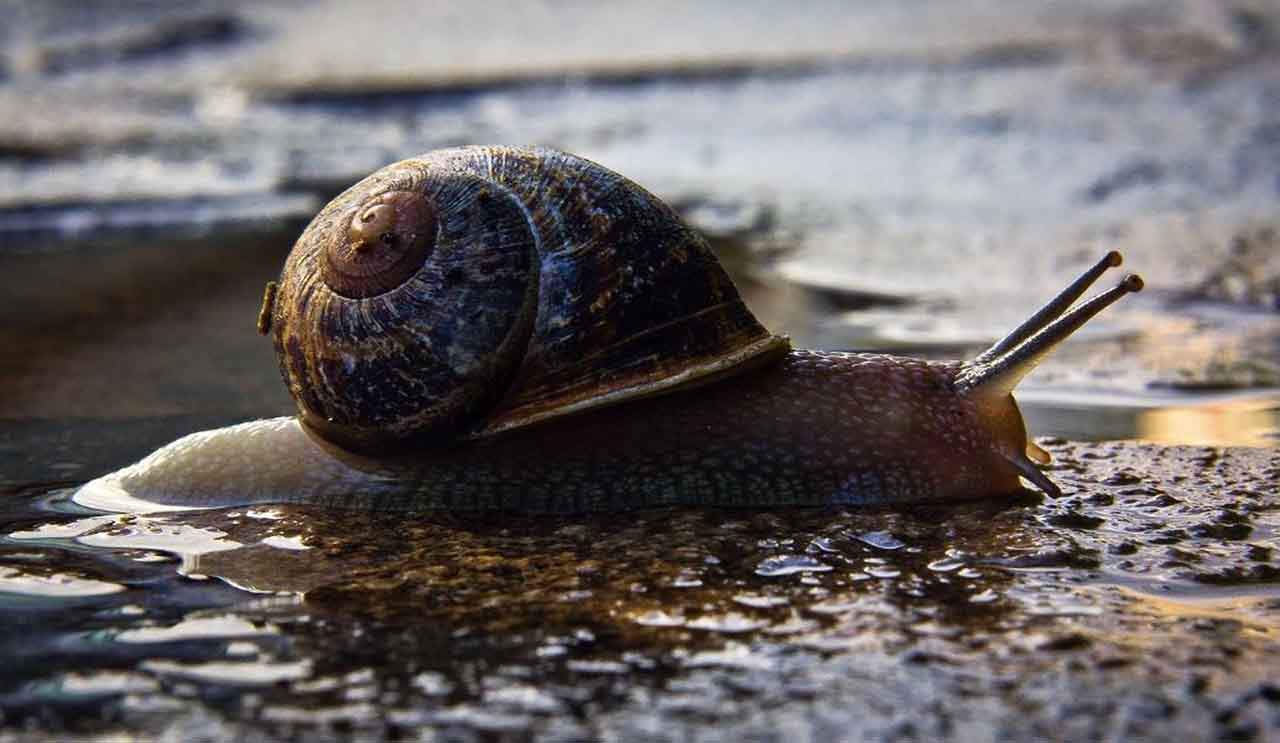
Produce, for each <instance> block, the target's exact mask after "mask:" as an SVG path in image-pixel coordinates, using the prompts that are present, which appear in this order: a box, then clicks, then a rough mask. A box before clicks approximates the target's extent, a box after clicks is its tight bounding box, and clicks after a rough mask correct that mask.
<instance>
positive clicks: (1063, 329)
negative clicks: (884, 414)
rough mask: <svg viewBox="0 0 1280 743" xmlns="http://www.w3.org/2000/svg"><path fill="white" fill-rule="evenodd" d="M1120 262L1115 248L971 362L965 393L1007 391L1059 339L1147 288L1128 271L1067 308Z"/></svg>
mask: <svg viewBox="0 0 1280 743" xmlns="http://www.w3.org/2000/svg"><path fill="white" fill-rule="evenodd" d="M1120 263H1121V257H1120V254H1119V253H1117V252H1115V251H1112V252H1110V253H1107V254H1106V255H1105V256H1103V258H1102V260H1100V261H1098V262H1097V263H1096V264H1095V265H1094V266H1093V267H1092V268H1090V269H1089V270H1088V271H1086V272H1084V274H1082V275H1081V276H1080V278H1078V279H1076V280H1075V281H1073V282H1072V283H1071V285H1070V286H1068V287H1067V288H1066V289H1064V290H1063V291H1062V293H1060V294H1059V295H1058V296H1056V297H1054V298H1053V299H1052V300H1050V301H1049V303H1048V304H1046V305H1045V306H1044V307H1042V308H1041V309H1040V311H1038V312H1036V313H1035V314H1034V315H1032V316H1031V318H1030V319H1028V320H1027V321H1026V322H1024V323H1023V324H1022V325H1020V326H1018V327H1017V328H1016V329H1015V330H1014V331H1013V332H1012V333H1010V334H1009V335H1007V336H1005V337H1004V338H1003V339H1001V340H1000V341H999V342H998V343H996V344H995V345H994V346H992V347H991V348H989V349H987V350H986V351H983V352H982V353H981V354H979V355H978V356H977V357H976V358H974V359H973V360H972V361H970V362H968V363H967V364H966V369H965V371H964V372H963V373H962V374H961V375H960V377H959V379H957V381H956V385H957V387H958V389H959V390H960V391H961V392H962V393H964V394H983V395H991V396H1001V395H1007V394H1008V393H1010V392H1012V391H1013V388H1014V387H1016V386H1017V385H1018V382H1020V381H1022V378H1023V377H1025V376H1027V374H1029V373H1030V372H1031V370H1032V369H1035V368H1036V366H1037V365H1038V364H1039V363H1040V362H1041V361H1043V360H1044V358H1045V357H1046V356H1048V355H1049V354H1050V353H1051V352H1052V351H1053V349H1055V348H1057V346H1058V344H1060V343H1062V341H1064V340H1066V339H1067V338H1068V337H1070V336H1071V334H1072V333H1074V332H1075V331H1077V330H1079V329H1080V327H1081V326H1083V325H1084V324H1085V323H1087V322H1088V321H1089V320H1090V319H1092V318H1093V317H1094V316H1095V315H1097V314H1098V313H1099V312H1101V311H1102V310H1104V309H1106V308H1107V307H1109V306H1111V305H1112V304H1115V302H1116V301H1117V300H1119V299H1120V298H1121V297H1123V296H1124V295H1126V294H1133V293H1135V292H1139V291H1142V286H1143V284H1142V277H1140V276H1138V275H1137V274H1129V275H1128V276H1125V277H1124V278H1123V279H1121V280H1120V282H1119V283H1117V284H1116V285H1115V286H1113V287H1111V288H1110V289H1108V290H1107V291H1105V292H1103V293H1101V294H1099V295H1097V296H1096V297H1093V298H1092V299H1090V300H1089V301H1087V302H1085V303H1084V304H1081V305H1079V306H1078V307H1076V308H1075V309H1073V310H1070V311H1069V312H1068V311H1067V310H1068V308H1070V307H1071V305H1072V304H1073V303H1074V302H1075V301H1076V300H1077V299H1079V298H1080V296H1081V295H1083V294H1084V293H1085V291H1087V290H1088V289H1089V287H1090V286H1092V285H1093V283H1094V282H1095V281H1097V279H1098V277H1099V276H1101V275H1102V274H1103V273H1104V272H1105V271H1106V270H1107V269H1108V268H1111V267H1113V266H1118V265H1120ZM1064 312H1065V313H1066V314H1063V313H1064Z"/></svg>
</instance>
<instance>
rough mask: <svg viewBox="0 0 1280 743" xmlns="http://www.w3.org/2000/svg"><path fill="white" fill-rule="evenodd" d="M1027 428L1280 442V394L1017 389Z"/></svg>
mask: <svg viewBox="0 0 1280 743" xmlns="http://www.w3.org/2000/svg"><path fill="white" fill-rule="evenodd" d="M1017 398H1018V405H1019V407H1020V408H1021V409H1022V412H1023V415H1024V417H1025V418H1026V422H1027V428H1028V430H1030V431H1034V432H1035V433H1037V434H1039V435H1044V436H1060V437H1062V438H1067V439H1074V440H1080V441H1105V440H1116V439H1141V440H1143V441H1152V442H1158V443H1166V444H1186V445H1195V446H1270V447H1274V446H1277V445H1280V395H1276V394H1275V393H1274V392H1269V391H1267V392H1235V393H1219V394H1187V393H1178V392H1165V393H1159V392H1156V393H1146V394H1141V393H1107V392H1104V391H1100V390H1090V391H1078V392H1073V391H1069V390H1051V389H1036V388H1031V389H1027V390H1020V391H1019V392H1018V393H1017Z"/></svg>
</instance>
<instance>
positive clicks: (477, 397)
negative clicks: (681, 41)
mask: <svg viewBox="0 0 1280 743" xmlns="http://www.w3.org/2000/svg"><path fill="white" fill-rule="evenodd" d="M270 325H271V328H272V332H273V340H274V343H275V346H276V351H277V354H278V357H279V361H280V370H281V374H282V376H283V377H284V379H285V382H286V384H287V385H288V387H289V391H290V393H291V394H292V395H293V397H294V399H295V401H296V402H297V404H298V408H299V411H300V413H301V416H302V419H303V420H304V421H305V422H306V423H307V424H308V425H309V426H310V427H311V428H312V429H314V430H316V431H317V432H319V433H320V434H321V435H322V436H323V437H324V438H327V439H329V440H331V441H333V442H334V443H337V444H338V445H340V446H343V447H346V448H350V449H353V450H357V451H366V452H368V451H375V452H376V451H379V450H382V449H384V448H386V447H389V446H394V445H397V444H403V443H404V442H406V441H418V440H429V441H440V440H447V439H452V438H455V437H459V436H461V437H483V436H487V435H492V434H494V433H498V432H501V431H504V430H509V429H512V428H518V427H521V426H525V425H529V424H531V423H534V422H537V421H539V420H543V419H546V418H552V417H558V416H560V415H565V414H568V413H572V412H577V411H579V410H585V409H590V408H594V407H599V406H602V405H609V404H614V403H617V402H621V401H624V400H628V399H632V398H634V397H639V396H643V395H649V394H655V393H658V392H661V391H664V390H666V389H670V388H673V387H676V386H681V385H684V384H686V383H688V382H691V381H694V380H697V379H700V378H707V377H714V376H720V375H727V374H730V373H734V372H735V371H738V370H740V369H742V368H745V367H747V366H748V365H749V364H750V363H753V362H755V363H759V362H761V361H763V360H765V359H769V358H775V357H778V356H781V354H783V353H785V351H786V349H787V348H788V347H789V346H788V344H787V342H786V340H785V339H784V338H780V337H776V336H772V335H770V334H769V333H768V331H766V330H765V329H764V328H763V327H762V326H761V325H760V324H759V323H758V322H757V321H756V320H755V318H754V317H752V315H751V313H750V312H749V311H748V310H747V308H746V307H745V305H744V304H743V303H742V300H741V298H740V297H739V295H738V292H737V290H736V289H735V288H734V286H733V284H732V282H731V281H730V280H729V278H728V276H727V275H726V274H725V273H724V271H723V269H722V268H721V267H720V265H719V264H718V262H717V261H716V260H715V258H714V256H713V255H712V254H711V252H710V249H709V248H708V247H707V245H706V243H705V241H703V240H702V239H701V238H700V237H699V236H698V235H696V233H694V232H693V231H692V230H691V229H690V228H688V227H687V226H686V225H685V224H684V223H683V222H682V221H681V220H680V219H679V218H678V217H677V216H676V215H675V213H674V212H672V211H671V209H670V208H669V207H667V206H666V205H665V204H663V203H662V202H661V201H659V200H658V199H657V198H656V197H654V196H652V195H651V194H649V193H648V192H647V191H645V190H644V189H642V188H641V187H639V186H637V185H636V184H634V183H632V182H631V181H629V180H627V179H625V178H623V177H622V176H620V175H618V174H616V173H613V172H612V171H609V170H608V169H606V168H604V167H602V166H600V165H597V164H595V163H592V162H590V161H588V160H584V159H581V158H578V157H574V156H572V155H567V154H565V153H561V152H556V151H554V150H547V149H539V148H506V147H465V148H457V149H450V150H439V151H436V152H431V153H427V154H426V155H422V156H420V157H417V158H412V159H409V160H404V161H401V162H399V163H395V164H392V165H389V166H387V167H385V168H383V169H381V170H379V171H377V172H375V173H373V174H372V175H370V176H369V177H367V178H365V179H364V180H362V181H361V182H359V183H357V184H356V185H354V186H352V187H351V188H350V189H348V190H347V191H346V192H344V193H343V194H341V195H340V196H338V197H337V198H335V199H334V200H333V201H332V202H330V203H329V204H328V205H327V206H326V207H325V208H324V209H323V210H321V212H320V213H319V214H318V215H317V216H316V218H315V219H314V220H313V221H312V223H311V224H310V225H309V226H308V227H307V229H306V230H305V231H304V232H303V234H302V236H301V237H300V238H299V240H298V242H297V244H296V245H295V246H294V249H293V252H292V253H291V254H290V256H289V258H288V260H287V261H286V263H285V268H284V272H283V273H282V275H281V279H280V285H279V289H278V290H277V292H276V294H275V299H274V305H273V308H272V314H271V323H270Z"/></svg>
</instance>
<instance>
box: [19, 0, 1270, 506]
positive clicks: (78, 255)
mask: <svg viewBox="0 0 1280 743" xmlns="http://www.w3.org/2000/svg"><path fill="white" fill-rule="evenodd" d="M0 9H2V10H3V13H4V18H5V23H4V24H3V26H2V27H0V297H3V302H0V483H3V482H9V483H18V482H32V481H49V480H58V479H66V480H75V479H81V478H85V477H89V476H92V475H96V474H98V473H99V472H101V471H104V470H106V469H110V468H113V467H115V466H119V465H120V464H123V463H125V462H127V461H129V460H131V459H133V458H135V457H136V456H138V455H140V454H142V453H145V452H146V451H147V450H149V449H150V448H151V447H153V446H155V445H156V444H159V443H162V442H164V441H166V440H168V439H170V438H172V437H174V436H176V435H179V434H181V433H185V432H188V431H190V430H193V429H195V428H199V427H205V426H213V425H222V424H225V423H228V422H231V421H236V420H243V419H246V418H250V417H258V416H263V415H274V414H281V413H287V412H289V411H290V409H291V404H290V401H289V400H288V397H287V395H286V393H285V391H284V388H283V385H282V384H281V383H280V381H279V379H278V376H277V372H276V368H275V361H274V358H273V354H272V352H271V350H270V344H269V343H268V342H267V341H266V340H264V339H262V338H261V337H259V336H258V335H257V334H256V333H255V332H254V328H253V325H254V319H255V316H256V313H257V310H258V304H259V301H260V297H261V291H262V287H263V285H264V284H265V283H266V282H267V281H268V280H271V279H273V278H274V277H275V275H276V274H277V273H278V271H279V268H280V265H281V263H282V261H283V259H284V256H285V254H286V253H287V252H288V249H289V247H290V246H291V244H292V242H293V240H294V239H295V238H296V236H297V234H298V232H299V231H300V230H301V228H302V226H303V225H305V224H306V222H307V220H308V219H309V218H310V216H311V215H312V214H314V213H315V211H316V210H317V209H318V208H319V207H320V206H321V205H322V204H323V203H324V202H325V201H326V200H327V199H329V198H331V197H332V196H333V195H335V194H336V193H337V192H339V191H340V190H342V189H343V188H345V187H346V186H348V185H350V184H351V183H353V182H354V181H356V180H358V179H359V178H361V177H362V176H364V175H365V174H367V173H368V172H369V171H372V170H374V169H376V168H378V167H380V166H382V165H384V164H387V163H389V162H393V161H395V160H399V159H403V158H405V157H408V156H411V155H413V154H417V153H419V152H423V151H426V150H430V149H434V148H439V147H447V146H452V145H459V144H472V143H481V144H489V143H503V144H543V145H549V146H552V147H558V148H562V149H566V150H569V151H572V152H575V153H577V154H580V155H583V156H585V157H588V158H591V159H594V160H596V161H598V162H600V163H602V164H604V165H606V166H608V167H610V168H612V169H614V170H617V171H619V172H621V173H623V174H625V175H627V176H628V177H630V178H632V179H634V180H636V181H638V182H639V183H640V184H642V185H644V186H646V187H647V188H649V189H650V190H652V191H654V192H655V193H657V194H658V195H659V196H661V197H663V198H664V199H666V200H668V201H669V202H670V203H671V204H673V205H674V206H676V208H677V209H678V210H679V211H680V212H681V213H682V214H684V215H685V217H686V218H687V219H688V220H689V221H690V222H691V223H692V224H693V225H695V226H696V227H698V228H699V229H701V230H702V231H703V232H704V233H705V234H706V235H707V236H708V238H709V239H710V240H711V242H712V244H713V246H714V247H715V248H716V249H717V251H718V252H719V253H720V255H721V256H722V258H723V259H724V261H725V262H726V263H727V264H728V265H729V266H730V267H731V269H732V272H733V273H734V276H735V278H736V279H737V280H738V281H739V283H740V285H741V286H742V288H743V289H744V292H745V293H746V294H747V296H748V300H749V302H750V304H751V306H752V307H753V309H755V310H756V312H757V313H758V314H759V315H760V316H761V318H762V319H763V320H764V321H765V322H766V324H768V325H769V326H770V327H772V328H773V329H775V330H777V331H780V332H786V333H790V334H791V335H792V336H793V338H794V339H795V340H796V342H797V344H798V345H802V346H803V345H814V346H821V347H826V348H861V349H879V350H889V351H894V352H901V353H914V354H921V355H925V356H932V357H957V356H962V355H968V354H971V353H973V352H974V351H976V350H977V349H979V348H981V347H983V346H985V345H986V344H989V343H990V342H991V341H992V340H994V339H995V338H998V337H999V336H1001V335H1002V334H1003V333H1004V332H1006V331H1007V330H1009V329H1010V328H1012V327H1014V326H1015V325H1016V324H1017V323H1018V322H1019V321H1021V320H1022V319H1023V318H1025V317H1026V316H1027V315H1028V314H1029V313H1030V312H1031V311H1032V310H1033V309H1034V308H1035V307H1036V306H1038V304H1039V303H1040V302H1042V301H1043V300H1044V299H1046V298H1047V297H1048V296H1050V295H1052V294H1053V293H1054V292H1055V291H1056V290H1057V289H1059V288H1060V287H1061V286H1062V285H1064V284H1065V283H1066V282H1067V281H1068V280H1070V279H1071V278H1072V277H1074V275H1075V274H1076V273H1078V272H1079V271H1080V270H1081V269H1082V268H1083V267H1084V266H1086V265H1087V264H1088V263H1090V262H1091V261H1092V260H1094V259H1096V257H1097V256H1099V255H1101V253H1102V252H1104V251H1105V250H1108V249H1112V248H1116V249H1120V250H1122V251H1123V252H1124V253H1125V255H1126V259H1127V264H1126V265H1127V267H1129V268H1132V269H1133V270H1135V271H1140V272H1141V273H1142V274H1143V275H1144V277H1145V278H1146V279H1147V287H1148V290H1147V291H1146V292H1144V293H1143V294H1141V295H1139V296H1137V297H1132V298H1129V299H1127V300H1125V301H1124V302H1122V303H1121V304H1120V305H1119V306H1117V307H1116V308H1114V309H1112V310H1110V311H1108V312H1107V313H1106V314H1105V315H1103V316H1102V317H1100V318H1099V319H1097V320H1096V321H1095V322H1094V323H1092V324H1091V325H1090V326H1089V327H1088V328H1087V329H1086V330H1085V331H1084V332H1082V333H1081V334H1080V337H1079V338H1077V339H1075V340H1074V342H1072V343H1071V344H1069V345H1068V347H1067V348H1064V349H1063V350H1062V352H1060V353H1059V354H1058V355H1057V356H1055V357H1054V359H1053V360H1052V361H1051V362H1049V363H1046V365H1045V366H1044V367H1043V368H1042V369H1041V370H1040V371H1038V372H1037V373H1036V374H1035V375H1034V376H1033V377H1032V378H1031V379H1030V380H1028V383H1027V384H1026V385H1025V387H1024V389H1023V391H1022V394H1021V395H1020V399H1021V400H1022V401H1023V405H1024V408H1025V409H1026V410H1027V412H1028V416H1029V418H1030V419H1031V420H1030V423H1031V426H1032V428H1033V430H1034V431H1035V432H1036V433H1039V434H1053V435H1061V436H1067V437H1071V438H1084V439H1106V438H1134V437H1140V438H1147V439H1153V440H1158V441H1170V442H1181V443H1213V444H1221V443H1226V444H1250V445H1274V444H1275V443H1276V425H1277V423H1276V422H1277V413H1276V407H1277V400H1278V399H1280V398H1278V396H1277V394H1276V392H1275V388H1276V387H1277V385H1280V365H1278V360H1280V316H1278V311H1280V232H1278V231H1277V230H1280V209H1278V208H1277V205H1278V204H1280V8H1278V7H1277V6H1276V4H1275V3H1274V2H1269V1H1267V0H1109V1H1103V0H1077V1H1076V2H1072V3H1061V2H1027V1H1026V0H1007V1H1004V2H1000V1H997V0H956V1H954V2H942V1H941V0H914V1H913V2H901V1H900V0H867V1H866V2H857V3H852V2H850V3H838V2H822V1H818V0H815V1H812V2H792V3H786V4H782V3H765V2H707V3H702V4H698V5H696V6H692V7H690V6H689V5H688V4H685V3H662V2H652V3H645V4H628V5H622V4H612V3H593V2H573V1H569V0H562V1H556V2H536V3H515V2H503V1H502V0H492V1H490V2H485V3H412V2H389V1H374V2H364V3H359V4H355V3H343V2H253V3H247V2H245V3H241V2H227V1H220V2H214V1H195V2H186V3H181V4H177V3H169V2H151V1H136V2H114V3H105V2H104V3H89V4H85V3H80V2H70V1H67V2H62V1H57V0H51V1H47V2H34V1H32V2H16V1H14V0H9V1H8V2H4V3H2V4H0Z"/></svg>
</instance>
